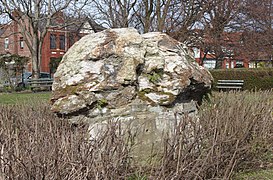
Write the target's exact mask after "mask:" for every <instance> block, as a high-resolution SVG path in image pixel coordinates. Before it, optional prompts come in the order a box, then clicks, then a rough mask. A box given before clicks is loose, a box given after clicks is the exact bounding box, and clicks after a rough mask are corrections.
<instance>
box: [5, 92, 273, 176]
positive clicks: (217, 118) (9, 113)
mask: <svg viewBox="0 0 273 180" xmlns="http://www.w3.org/2000/svg"><path fill="white" fill-rule="evenodd" d="M272 107H273V95H272V92H270V91H266V92H255V93H250V92H230V93H218V94H216V95H215V97H213V98H212V99H211V101H210V102H205V103H204V104H203V105H202V107H200V113H199V114H200V120H199V122H198V123H196V122H194V121H192V119H191V118H187V117H185V118H184V119H183V120H182V121H181V123H180V124H178V125H177V127H176V134H175V135H174V136H172V137H167V136H166V137H165V138H164V139H163V141H164V147H163V151H162V154H158V155H157V159H158V163H153V164H147V165H145V166H144V165H139V164H138V163H135V162H136V161H137V159H134V158H133V157H132V156H131V151H132V147H133V146H134V143H133V138H134V137H133V135H132V133H131V132H130V129H128V130H127V135H124V134H122V133H121V129H120V125H119V124H115V123H113V122H109V125H108V127H107V130H106V131H103V132H101V136H100V137H99V138H97V139H95V140H94V139H93V140H92V141H91V140H90V139H89V135H88V130H87V129H88V127H87V126H86V125H84V124H78V125H72V124H70V123H69V122H67V121H66V120H64V119H60V118H57V117H56V116H54V115H53V114H52V113H51V112H50V110H49V108H48V105H47V104H46V103H42V104H41V103H40V104H32V105H14V106H0V179H1V178H2V179H212V178H214V179H215V178H221V179H229V178H231V176H232V175H233V172H237V171H240V170H245V169H251V168H257V167H261V166H263V167H266V166H267V162H269V161H270V160H271V161H272V159H270V158H267V157H268V156H270V157H272V154H273V152H272V151H273V149H272V147H273V119H272V116H273V114H272V113H273V110H272ZM189 126H190V127H189ZM189 128H190V129H191V130H192V133H191V134H190V136H189V134H188V133H185V132H187V131H186V129H189Z"/></svg>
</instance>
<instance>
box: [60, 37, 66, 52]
mask: <svg viewBox="0 0 273 180" xmlns="http://www.w3.org/2000/svg"><path fill="white" fill-rule="evenodd" d="M59 47H60V49H62V50H65V36H64V35H60V46H59Z"/></svg>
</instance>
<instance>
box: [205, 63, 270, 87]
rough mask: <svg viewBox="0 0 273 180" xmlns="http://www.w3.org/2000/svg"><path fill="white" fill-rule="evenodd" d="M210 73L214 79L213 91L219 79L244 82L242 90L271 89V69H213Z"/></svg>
mask: <svg viewBox="0 0 273 180" xmlns="http://www.w3.org/2000/svg"><path fill="white" fill-rule="evenodd" d="M210 72H211V74H212V76H213V78H214V83H213V89H215V86H216V83H217V80H219V79H234V80H236V79H241V80H244V81H245V83H244V90H255V89H256V90H259V89H260V90H269V89H273V68H257V69H247V68H240V69H215V70H210Z"/></svg>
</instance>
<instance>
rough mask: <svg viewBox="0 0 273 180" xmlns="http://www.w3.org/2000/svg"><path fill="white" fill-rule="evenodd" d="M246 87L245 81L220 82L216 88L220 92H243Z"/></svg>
mask: <svg viewBox="0 0 273 180" xmlns="http://www.w3.org/2000/svg"><path fill="white" fill-rule="evenodd" d="M243 86H244V80H218V81H217V85H216V88H218V90H219V91H221V90H223V91H226V90H242V89H243Z"/></svg>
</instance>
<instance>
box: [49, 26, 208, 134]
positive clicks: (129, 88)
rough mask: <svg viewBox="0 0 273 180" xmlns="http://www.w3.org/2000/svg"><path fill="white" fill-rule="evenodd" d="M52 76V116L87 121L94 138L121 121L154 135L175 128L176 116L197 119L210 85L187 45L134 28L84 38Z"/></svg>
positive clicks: (114, 30)
mask: <svg viewBox="0 0 273 180" xmlns="http://www.w3.org/2000/svg"><path fill="white" fill-rule="evenodd" d="M54 78H55V80H54V83H53V97H52V110H53V111H54V112H56V113H58V114H62V115H65V116H67V117H68V118H70V119H71V120H72V121H74V122H78V121H87V122H89V123H90V131H91V133H93V134H96V131H99V129H100V127H102V126H103V124H104V123H105V122H107V120H109V119H116V120H117V119H118V120H120V121H122V122H124V123H125V124H126V123H127V124H130V123H133V124H134V127H137V126H140V127H141V129H145V133H143V135H144V136H146V135H145V134H149V135H151V137H156V136H158V135H159V134H160V133H162V132H163V131H164V130H165V131H166V130H167V131H169V130H171V129H172V128H173V127H174V125H175V124H177V122H176V121H177V119H179V118H177V115H179V116H181V115H183V114H191V115H194V114H195V113H196V111H197V109H196V103H195V102H196V101H200V100H201V99H202V96H203V95H204V94H206V93H207V92H208V91H209V90H210V87H211V81H212V76H211V75H210V73H209V72H208V71H207V70H205V69H204V68H203V67H201V66H199V65H198V64H197V63H195V60H194V58H193V57H192V55H191V53H190V52H189V50H188V49H187V48H186V47H185V45H183V44H181V43H180V42H178V41H176V40H174V39H172V38H171V37H169V36H168V35H166V34H164V33H159V32H152V33H146V34H143V35H140V34H139V33H138V32H137V30H135V29H133V28H127V29H125V28H124V29H108V30H104V31H102V32H99V33H95V34H90V35H87V36H84V37H83V38H82V39H81V40H80V41H78V42H76V43H75V45H73V46H72V47H71V48H70V49H69V50H68V52H67V53H66V54H65V55H64V57H63V59H62V61H61V63H60V65H59V67H58V69H57V72H56V73H55V75H54ZM151 139H153V138H151Z"/></svg>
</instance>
